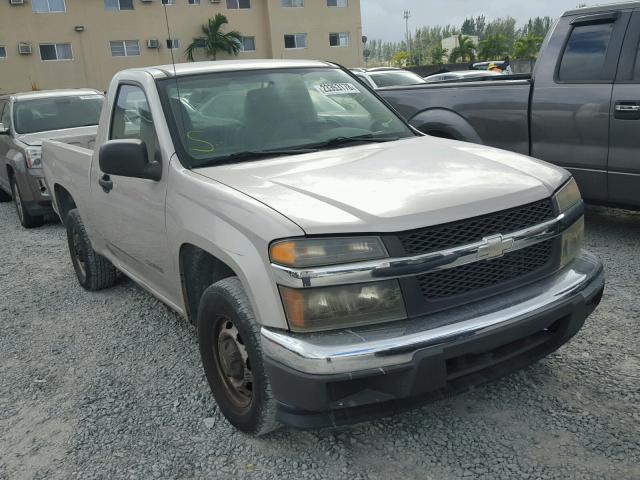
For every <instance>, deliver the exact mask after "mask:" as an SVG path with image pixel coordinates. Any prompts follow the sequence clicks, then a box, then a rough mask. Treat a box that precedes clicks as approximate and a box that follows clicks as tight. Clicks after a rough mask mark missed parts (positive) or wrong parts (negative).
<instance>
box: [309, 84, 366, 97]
mask: <svg viewBox="0 0 640 480" xmlns="http://www.w3.org/2000/svg"><path fill="white" fill-rule="evenodd" d="M316 90H318V91H319V92H320V93H321V94H323V95H353V94H358V93H360V90H358V89H357V87H356V86H355V85H354V84H352V83H321V84H320V85H316Z"/></svg>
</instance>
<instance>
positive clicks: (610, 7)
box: [562, 2, 640, 17]
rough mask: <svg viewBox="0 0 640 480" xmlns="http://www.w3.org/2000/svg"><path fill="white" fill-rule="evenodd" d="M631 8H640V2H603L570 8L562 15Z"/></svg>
mask: <svg viewBox="0 0 640 480" xmlns="http://www.w3.org/2000/svg"><path fill="white" fill-rule="evenodd" d="M631 8H640V2H614V3H602V4H599V5H595V6H593V7H583V8H576V9H574V10H569V11H567V12H565V13H564V15H562V16H563V17H569V16H572V15H581V14H584V13H598V12H611V11H615V10H627V9H631Z"/></svg>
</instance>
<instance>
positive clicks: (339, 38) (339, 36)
mask: <svg viewBox="0 0 640 480" xmlns="http://www.w3.org/2000/svg"><path fill="white" fill-rule="evenodd" d="M350 43H351V34H350V33H349V32H340V33H330V34H329V45H330V46H332V47H348V46H349V44H350Z"/></svg>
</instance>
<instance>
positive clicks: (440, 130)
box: [409, 108, 483, 144]
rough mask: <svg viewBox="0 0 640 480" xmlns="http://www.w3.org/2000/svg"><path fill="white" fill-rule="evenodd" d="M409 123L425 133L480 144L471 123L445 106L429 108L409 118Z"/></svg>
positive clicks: (480, 141) (479, 139) (480, 140)
mask: <svg viewBox="0 0 640 480" xmlns="http://www.w3.org/2000/svg"><path fill="white" fill-rule="evenodd" d="M409 123H410V124H411V125H412V126H414V127H415V128H417V129H418V130H420V131H421V132H424V133H427V134H432V135H433V134H435V135H436V136H439V137H448V138H452V139H454V140H461V141H464V142H471V143H478V144H482V143H483V142H482V139H481V138H480V135H478V132H476V130H475V129H474V128H473V127H472V126H471V124H470V123H469V122H468V121H467V120H466V119H465V118H464V117H462V116H461V115H460V114H458V113H456V112H454V111H452V110H447V109H445V108H430V109H428V110H424V111H422V112H420V113H418V114H417V115H415V116H413V117H412V118H411V119H409Z"/></svg>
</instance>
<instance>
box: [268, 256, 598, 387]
mask: <svg viewBox="0 0 640 480" xmlns="http://www.w3.org/2000/svg"><path fill="white" fill-rule="evenodd" d="M603 285H604V272H603V267H602V263H601V262H600V260H598V259H597V258H596V257H595V256H593V255H591V254H589V253H588V252H585V251H583V252H582V253H581V254H580V255H579V256H578V258H576V260H574V261H573V262H572V263H571V264H569V265H568V266H567V267H565V268H564V269H563V270H562V271H560V272H558V273H557V274H555V275H554V276H552V277H548V278H546V279H544V280H540V281H538V282H536V283H533V284H530V285H527V286H526V288H522V289H520V290H515V291H511V292H508V293H506V294H504V295H499V296H497V297H494V298H491V299H488V300H484V301H481V302H476V303H473V304H470V305H466V306H463V307H459V308H455V309H452V310H448V311H445V312H441V313H437V314H433V315H429V316H427V317H423V318H419V319H412V320H406V321H401V322H395V323H389V324H384V325H377V326H372V327H365V328H358V329H348V330H339V331H334V332H324V333H311V334H296V333H291V332H286V331H282V330H275V329H269V328H265V327H263V328H262V331H261V332H262V345H263V349H264V354H265V355H266V356H267V357H269V359H271V360H273V361H275V362H277V363H279V364H281V365H284V366H286V367H289V368H292V369H294V370H297V371H300V372H303V373H308V374H316V375H328V374H336V373H354V372H358V371H362V370H371V369H384V368H385V367H390V366H393V365H399V364H404V363H407V362H410V361H411V360H412V359H413V356H414V354H415V353H416V351H418V350H422V349H426V348H439V347H442V346H444V345H447V344H450V343H452V342H456V341H461V340H464V339H471V338H475V337H481V336H486V335H491V334H498V333H499V330H500V329H502V328H508V327H513V326H515V325H516V324H517V323H518V322H520V321H523V320H526V319H528V318H531V317H532V316H535V315H539V314H544V313H546V312H549V314H553V312H554V311H555V310H557V309H559V308H561V307H564V306H566V304H567V303H569V302H572V301H574V300H575V299H576V297H578V298H579V299H580V297H581V296H582V297H584V298H582V299H580V300H583V301H586V300H589V298H591V297H589V296H590V295H591V296H594V295H595V294H596V293H597V292H599V291H600V290H601V289H602V287H603Z"/></svg>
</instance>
